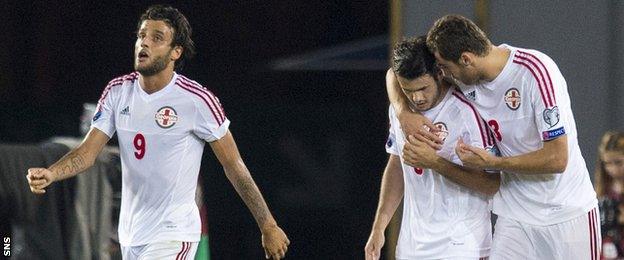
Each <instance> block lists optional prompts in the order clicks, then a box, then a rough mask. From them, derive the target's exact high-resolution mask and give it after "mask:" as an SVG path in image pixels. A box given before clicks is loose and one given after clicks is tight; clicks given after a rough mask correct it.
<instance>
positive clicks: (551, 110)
mask: <svg viewBox="0 0 624 260" xmlns="http://www.w3.org/2000/svg"><path fill="white" fill-rule="evenodd" d="M427 45H428V46H429V48H430V50H431V51H432V52H433V53H434V54H435V56H436V60H437V62H438V64H439V67H440V68H441V69H442V71H444V73H445V76H447V77H449V78H452V79H453V80H454V81H455V83H456V84H457V85H458V86H459V87H460V88H461V91H462V92H463V94H464V95H465V97H466V99H467V100H469V101H470V102H471V103H472V104H473V105H474V106H475V107H476V108H477V110H478V112H479V113H480V114H481V116H482V117H483V118H484V119H485V120H486V121H487V125H488V127H489V128H490V129H491V131H492V132H493V133H494V136H495V139H496V144H497V145H498V148H499V150H500V153H501V155H502V156H503V157H495V156H491V155H490V154H489V153H487V152H486V151H484V150H483V149H482V148H480V147H474V146H471V145H468V144H460V145H459V147H458V150H460V151H462V153H460V158H461V160H462V162H463V163H464V165H467V166H469V167H474V168H480V169H486V168H487V169H499V170H502V172H503V174H502V179H501V186H500V191H499V192H498V193H497V194H496V195H495V196H494V198H493V212H494V213H495V214H497V215H498V220H497V222H496V227H495V233H494V241H493V245H492V254H491V257H490V259H598V258H599V252H600V246H601V237H600V225H599V222H598V217H599V214H598V209H597V200H596V193H595V192H594V189H593V187H592V185H591V182H590V179H589V173H588V171H587V167H586V165H585V160H584V159H583V157H582V155H581V151H580V148H579V146H578V140H577V132H576V124H575V122H574V117H573V115H572V109H571V106H570V97H569V94H568V89H567V84H566V81H565V79H564V78H563V76H562V74H561V72H560V71H559V68H558V67H557V65H556V64H555V62H554V61H553V60H552V59H551V58H549V57H548V56H546V55H545V54H543V53H541V52H539V51H536V50H530V49H523V48H517V47H512V46H509V45H505V44H503V45H499V46H494V45H493V44H492V43H491V42H490V40H489V39H488V38H487V37H486V35H485V33H483V31H481V30H480V29H479V28H478V27H477V26H476V25H475V24H474V23H473V22H472V21H470V20H469V19H467V18H465V17H462V16H458V15H447V16H445V17H442V18H440V19H439V20H438V21H436V22H435V24H434V25H433V27H432V28H431V29H430V30H429V33H428V35H427ZM388 91H389V94H390V96H391V98H390V99H391V101H393V103H398V102H396V100H399V99H402V97H401V95H400V94H399V93H400V90H399V89H396V88H394V89H392V88H389V89H388ZM399 109H400V111H399V113H401V114H402V115H403V118H409V116H406V115H409V114H411V112H410V111H408V110H405V109H403V108H400V107H399ZM412 116H414V115H412ZM414 117H420V118H421V119H420V120H422V116H414ZM413 121H414V120H411V121H410V120H402V121H401V124H402V125H407V124H413ZM421 125H422V124H421ZM408 128H410V129H414V128H418V126H416V127H414V126H410V127H408ZM413 134H414V135H415V136H417V137H418V138H419V139H426V138H425V137H424V136H423V135H422V134H421V133H420V132H414V133H413ZM417 161H418V159H415V160H414V161H411V162H408V163H418V162H417Z"/></svg>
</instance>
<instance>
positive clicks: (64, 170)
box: [26, 128, 109, 194]
mask: <svg viewBox="0 0 624 260" xmlns="http://www.w3.org/2000/svg"><path fill="white" fill-rule="evenodd" d="M108 140H109V137H108V136H107V135H106V134H104V132H102V131H100V130H98V129H97V128H92V129H91V131H89V133H88V134H87V136H86V137H85V139H84V140H83V141H82V143H81V144H80V145H79V146H78V147H76V148H74V149H73V150H72V151H70V152H69V153H67V154H66V155H65V156H63V157H62V158H61V159H59V160H58V161H57V162H56V163H54V164H52V165H51V166H50V167H48V168H47V169H46V168H30V169H28V174H27V175H26V179H28V185H29V186H30V191H32V192H33V193H35V194H43V193H45V188H46V187H48V186H49V185H50V184H52V183H53V182H55V181H60V180H63V179H67V178H70V177H73V176H76V174H78V173H80V172H82V171H84V170H86V169H88V168H89V167H91V166H92V165H93V163H94V162H95V158H97V155H98V154H99V153H100V151H102V149H103V148H104V145H106V143H107V142H108Z"/></svg>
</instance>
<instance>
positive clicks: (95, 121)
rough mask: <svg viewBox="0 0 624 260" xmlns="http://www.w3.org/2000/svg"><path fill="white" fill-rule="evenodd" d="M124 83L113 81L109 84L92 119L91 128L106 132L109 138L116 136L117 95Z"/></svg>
mask: <svg viewBox="0 0 624 260" xmlns="http://www.w3.org/2000/svg"><path fill="white" fill-rule="evenodd" d="M122 84H123V83H122V82H119V81H115V80H113V81H111V82H109V83H108V85H107V86H106V88H104V91H102V96H100V100H99V101H98V104H97V107H96V109H95V114H94V115H93V118H92V119H91V127H94V128H97V129H99V130H100V131H102V132H104V133H105V134H106V135H107V136H108V137H109V138H112V137H113V135H114V134H115V107H116V106H115V102H116V100H117V98H116V97H115V96H116V93H117V91H118V89H119V88H120V87H121V85H122Z"/></svg>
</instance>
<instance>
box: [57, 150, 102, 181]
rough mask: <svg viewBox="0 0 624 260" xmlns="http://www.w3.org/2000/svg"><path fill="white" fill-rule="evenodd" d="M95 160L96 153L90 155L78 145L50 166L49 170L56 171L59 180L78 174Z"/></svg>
mask: <svg viewBox="0 0 624 260" xmlns="http://www.w3.org/2000/svg"><path fill="white" fill-rule="evenodd" d="M94 161H95V156H94V155H90V154H88V153H87V152H86V151H85V150H84V149H82V148H81V147H78V148H76V149H74V150H72V151H70V152H69V153H67V154H66V155H65V156H63V157H62V158H61V159H59V160H58V161H57V162H56V163H54V164H52V165H51V166H50V167H48V170H50V171H51V172H52V173H54V175H55V180H56V181H59V180H63V179H67V178H71V177H74V176H76V175H77V174H78V173H80V172H82V171H84V170H86V169H88V168H89V167H91V166H92V165H93V163H94Z"/></svg>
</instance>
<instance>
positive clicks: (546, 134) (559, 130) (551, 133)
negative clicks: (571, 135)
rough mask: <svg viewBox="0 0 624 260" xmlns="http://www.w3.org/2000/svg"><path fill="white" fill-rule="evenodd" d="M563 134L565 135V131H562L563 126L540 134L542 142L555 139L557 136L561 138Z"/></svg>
mask: <svg viewBox="0 0 624 260" xmlns="http://www.w3.org/2000/svg"><path fill="white" fill-rule="evenodd" d="M564 134H565V129H563V126H562V127H559V128H557V129H553V130H549V131H544V132H542V139H543V140H544V141H548V140H552V139H555V138H557V137H559V136H562V135H564Z"/></svg>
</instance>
